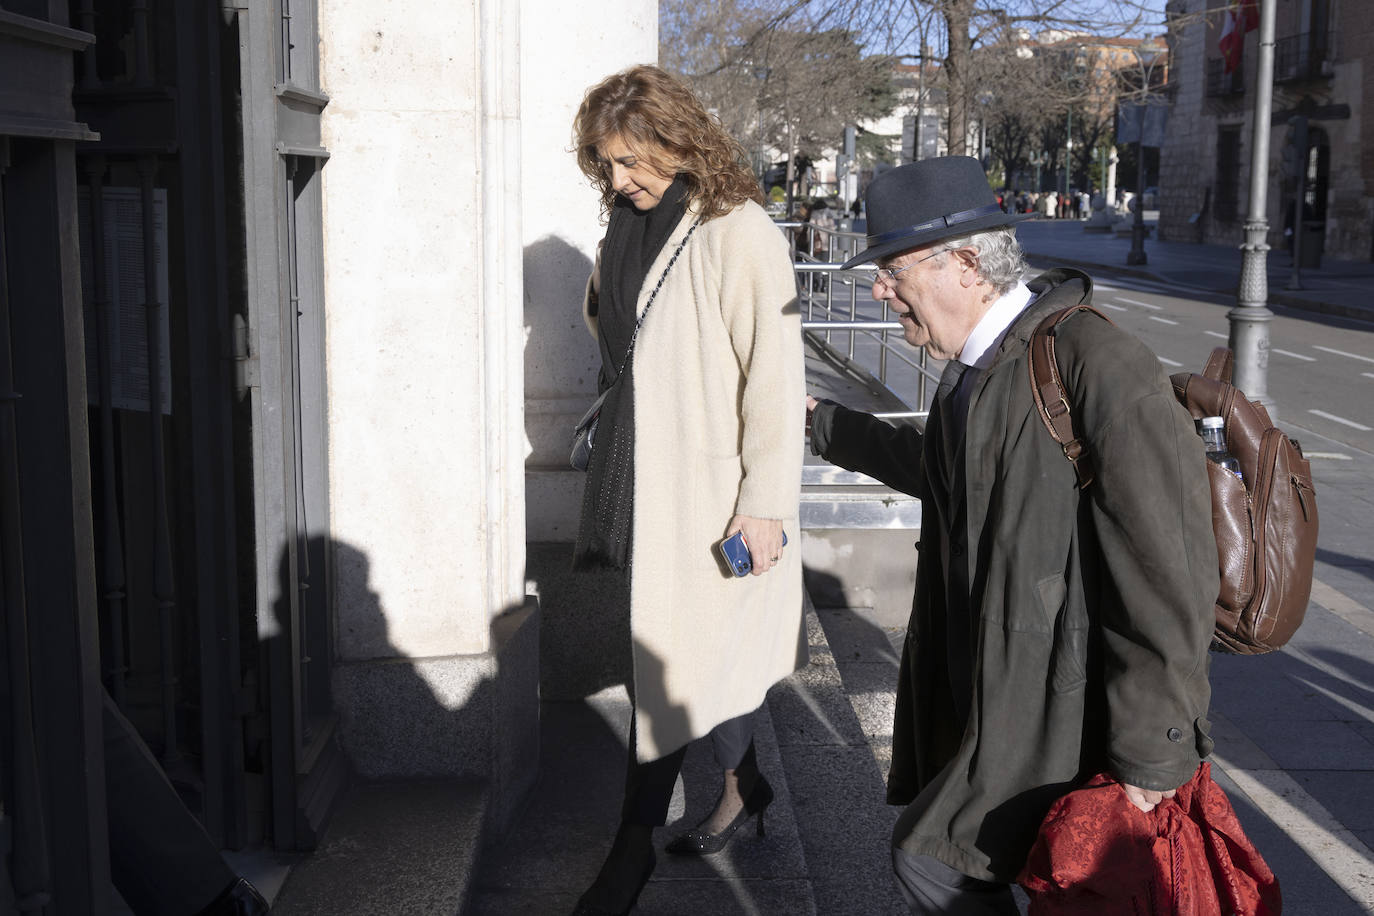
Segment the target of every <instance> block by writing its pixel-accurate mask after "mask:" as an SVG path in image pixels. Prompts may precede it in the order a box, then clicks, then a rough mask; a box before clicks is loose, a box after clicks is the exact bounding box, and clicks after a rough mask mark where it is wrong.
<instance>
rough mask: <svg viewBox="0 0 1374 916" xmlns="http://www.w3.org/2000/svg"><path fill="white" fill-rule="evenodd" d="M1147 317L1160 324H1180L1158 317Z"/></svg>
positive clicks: (1170, 319)
mask: <svg viewBox="0 0 1374 916" xmlns="http://www.w3.org/2000/svg"><path fill="white" fill-rule="evenodd" d="M1145 317H1146V318H1148V319H1150V320H1151V321H1158V322H1159V323H1160V324H1178V322H1177V321H1174V320H1173V319H1172V318H1160V317H1159V316H1158V315H1146V316H1145Z"/></svg>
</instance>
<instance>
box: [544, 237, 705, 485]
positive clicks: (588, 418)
mask: <svg viewBox="0 0 1374 916" xmlns="http://www.w3.org/2000/svg"><path fill="white" fill-rule="evenodd" d="M700 225H701V223H693V224H692V227H691V228H690V229H688V230H687V234H686V235H684V236H683V237H682V241H681V242H680V243H678V246H677V250H676V251H674V252H673V256H672V257H671V258H669V259H668V264H667V266H666V267H664V268H663V273H662V274H661V275H660V276H659V278H658V283H656V284H654V291H653V292H652V293H650V294H649V301H648V302H646V303H644V311H642V312H640V313H639V320H638V321H636V322H635V329H634V333H633V334H631V335H630V345H629V346H628V347H626V348H625V359H623V360H622V361H621V363H620V371H619V372H617V373H616V374H615V381H614V382H612V383H611V388H614V387H615V386H616V385H618V384H620V377H621V376H622V375H623V374H624V373H625V367H626V366H628V365H629V364H630V357H631V356H632V355H633V354H634V352H635V341H636V340H638V339H639V328H640V326H641V325H643V324H644V316H645V315H648V314H649V308H650V306H652V305H653V304H654V300H655V299H656V298H658V291H659V289H660V288H661V287H662V286H663V281H664V280H666V279H667V278H668V271H670V270H672V269H673V264H675V263H676V262H677V256H678V255H680V254H682V249H683V248H685V247H687V240H688V239H690V238H691V237H692V233H693V232H696V231H697V226H700ZM611 388H607V389H606V390H605V391H603V392H601V396H600V397H598V398H597V399H596V400H595V401H593V402H592V406H591V407H589V408H587V412H586V413H584V414H583V415H582V419H580V420H578V421H577V425H576V426H574V427H573V439H572V452H571V454H569V456H568V464H570V465H572V468H573V470H574V471H585V470H587V465H589V464H591V462H592V448H593V446H595V444H596V424H597V421H599V420H600V419H601V405H603V404H604V403H606V395H608V394H610V393H611Z"/></svg>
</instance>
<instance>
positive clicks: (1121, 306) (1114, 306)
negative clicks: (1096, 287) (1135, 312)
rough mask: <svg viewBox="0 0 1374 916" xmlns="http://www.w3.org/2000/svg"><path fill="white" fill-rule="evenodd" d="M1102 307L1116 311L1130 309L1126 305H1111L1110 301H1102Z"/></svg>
mask: <svg viewBox="0 0 1374 916" xmlns="http://www.w3.org/2000/svg"><path fill="white" fill-rule="evenodd" d="M1102 307H1103V308H1104V309H1116V310H1117V311H1118V312H1129V311H1130V309H1128V308H1126V306H1124V305H1112V304H1111V303H1110V302H1104V303H1102Z"/></svg>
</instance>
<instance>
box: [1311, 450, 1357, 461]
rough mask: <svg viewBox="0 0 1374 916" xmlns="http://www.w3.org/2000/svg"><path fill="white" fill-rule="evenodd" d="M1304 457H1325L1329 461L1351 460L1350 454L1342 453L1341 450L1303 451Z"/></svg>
mask: <svg viewBox="0 0 1374 916" xmlns="http://www.w3.org/2000/svg"><path fill="white" fill-rule="evenodd" d="M1302 456H1303V457H1304V458H1309V459H1310V458H1325V459H1326V460H1327V461H1350V460H1351V458H1350V456H1349V455H1342V454H1341V453H1340V452H1303V453H1302Z"/></svg>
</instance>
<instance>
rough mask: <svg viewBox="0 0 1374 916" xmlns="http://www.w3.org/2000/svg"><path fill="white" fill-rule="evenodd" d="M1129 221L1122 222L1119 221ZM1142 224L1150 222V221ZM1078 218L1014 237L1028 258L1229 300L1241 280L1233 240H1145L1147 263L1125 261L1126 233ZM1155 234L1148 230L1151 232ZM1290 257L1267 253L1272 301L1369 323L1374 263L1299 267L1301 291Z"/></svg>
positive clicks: (1373, 314) (1373, 309) (1038, 224)
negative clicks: (1295, 286) (1293, 282)
mask: <svg viewBox="0 0 1374 916" xmlns="http://www.w3.org/2000/svg"><path fill="white" fill-rule="evenodd" d="M1122 225H1126V224H1122ZM1147 225H1150V223H1149V222H1147ZM1083 226H1084V223H1082V222H1079V221H1078V220H1072V219H1069V220H1042V219H1034V220H1027V221H1026V222H1024V223H1021V224H1019V225H1018V226H1017V229H1016V237H1017V239H1019V240H1020V242H1021V245H1022V247H1023V248H1024V249H1025V250H1026V253H1027V254H1028V255H1029V256H1030V258H1031V260H1032V261H1034V262H1036V263H1037V266H1042V265H1043V264H1044V263H1045V262H1046V261H1053V262H1057V263H1060V264H1067V265H1072V266H1080V267H1083V268H1085V269H1090V268H1099V269H1102V268H1105V269H1107V270H1111V271H1113V272H1114V273H1118V274H1125V275H1128V276H1137V277H1140V278H1142V279H1150V280H1157V281H1159V282H1162V283H1170V284H1178V285H1182V286H1186V287H1191V288H1193V289H1196V290H1199V291H1204V292H1207V293H1210V294H1214V295H1216V294H1221V295H1226V296H1231V297H1234V296H1235V294H1236V288H1237V284H1238V283H1239V279H1240V269H1241V250H1240V246H1239V243H1237V244H1236V245H1201V244H1195V243H1192V242H1161V241H1159V240H1158V239H1156V238H1153V237H1152V238H1148V239H1146V240H1145V257H1146V261H1147V263H1146V264H1143V265H1136V266H1132V265H1129V264H1127V263H1126V255H1127V254H1128V253H1129V252H1130V250H1131V239H1130V236H1129V235H1126V236H1124V237H1123V236H1120V235H1117V234H1115V233H1093V232H1085V231H1084V230H1083ZM1153 234H1154V231H1153V230H1152V232H1151V235H1153ZM1292 265H1293V259H1292V257H1291V256H1289V255H1288V253H1287V252H1284V251H1282V250H1271V251H1270V252H1269V253H1268V255H1267V257H1266V266H1267V267H1268V278H1269V304H1270V305H1271V306H1283V307H1288V308H1295V309H1305V310H1308V311H1315V312H1322V313H1325V314H1332V315H1342V316H1345V317H1347V318H1363V319H1368V320H1372V321H1374V264H1370V263H1365V262H1359V261H1342V260H1337V259H1335V258H1329V257H1326V258H1323V259H1322V266H1321V267H1320V268H1316V269H1313V268H1303V269H1302V270H1301V278H1302V285H1303V288H1302V289H1301V290H1290V289H1288V288H1287V287H1288V283H1289V280H1290V279H1291V277H1292V274H1293V267H1292Z"/></svg>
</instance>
